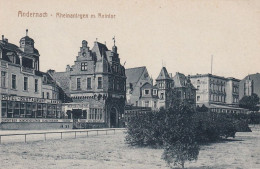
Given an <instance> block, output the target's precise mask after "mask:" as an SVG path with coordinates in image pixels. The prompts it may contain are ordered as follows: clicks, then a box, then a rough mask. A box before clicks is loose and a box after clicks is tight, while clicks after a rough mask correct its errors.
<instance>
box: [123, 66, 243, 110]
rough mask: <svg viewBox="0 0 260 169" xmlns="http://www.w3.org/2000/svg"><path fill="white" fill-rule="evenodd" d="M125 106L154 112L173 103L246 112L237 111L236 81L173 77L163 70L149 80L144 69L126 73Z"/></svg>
mask: <svg viewBox="0 0 260 169" xmlns="http://www.w3.org/2000/svg"><path fill="white" fill-rule="evenodd" d="M126 76H127V81H126V82H127V87H126V88H127V90H126V91H127V93H126V98H127V104H129V105H132V106H135V107H150V108H151V109H152V110H158V109H159V108H160V107H164V108H168V107H169V106H170V104H172V101H173V99H179V100H181V101H183V102H184V103H185V102H188V103H190V104H192V105H194V106H202V105H205V106H206V107H208V108H210V110H211V111H214V112H234V113H235V112H246V111H247V110H246V109H242V108H239V99H240V97H239V86H240V80H238V79H235V78H225V77H220V76H216V75H212V74H203V75H201V74H197V75H192V76H190V75H189V76H185V75H184V74H182V73H179V72H177V73H176V74H175V76H172V74H171V73H168V72H167V69H166V68H165V67H163V68H162V69H161V72H160V73H159V75H158V77H157V78H156V79H155V84H154V85H153V79H152V78H150V77H149V74H148V71H147V69H146V67H138V68H131V69H126Z"/></svg>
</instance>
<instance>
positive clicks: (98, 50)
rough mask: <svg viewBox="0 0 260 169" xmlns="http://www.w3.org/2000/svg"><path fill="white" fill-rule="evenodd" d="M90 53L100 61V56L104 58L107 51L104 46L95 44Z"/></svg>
mask: <svg viewBox="0 0 260 169" xmlns="http://www.w3.org/2000/svg"><path fill="white" fill-rule="evenodd" d="M91 51H92V52H93V53H94V54H95V55H96V57H97V59H101V56H104V57H105V58H106V51H109V50H108V49H107V46H106V45H104V44H102V43H99V42H95V43H94V46H93V48H92V50H91Z"/></svg>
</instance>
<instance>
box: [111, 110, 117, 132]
mask: <svg viewBox="0 0 260 169" xmlns="http://www.w3.org/2000/svg"><path fill="white" fill-rule="evenodd" d="M117 123H118V122H117V110H116V108H114V107H113V108H112V109H111V111H110V127H111V128H115V127H118V125H117Z"/></svg>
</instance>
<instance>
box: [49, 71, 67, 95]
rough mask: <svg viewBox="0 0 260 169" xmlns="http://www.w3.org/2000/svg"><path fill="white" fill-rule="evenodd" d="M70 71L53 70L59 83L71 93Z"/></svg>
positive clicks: (64, 89) (53, 75) (53, 74)
mask: <svg viewBox="0 0 260 169" xmlns="http://www.w3.org/2000/svg"><path fill="white" fill-rule="evenodd" d="M69 73H70V72H53V73H52V77H53V78H54V80H55V81H56V82H57V83H58V85H59V86H60V87H61V88H62V90H63V91H64V92H65V93H67V94H69V91H70V79H69V78H70V76H69Z"/></svg>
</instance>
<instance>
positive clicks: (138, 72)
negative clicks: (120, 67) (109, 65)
mask: <svg viewBox="0 0 260 169" xmlns="http://www.w3.org/2000/svg"><path fill="white" fill-rule="evenodd" d="M145 69H146V67H145V66H142V67H135V68H130V69H126V70H125V75H126V77H127V78H126V84H129V83H132V84H133V85H135V84H136V83H137V82H138V81H139V79H140V78H141V76H142V74H143V72H144V71H145Z"/></svg>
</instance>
